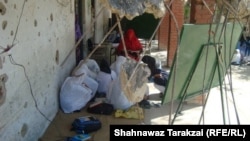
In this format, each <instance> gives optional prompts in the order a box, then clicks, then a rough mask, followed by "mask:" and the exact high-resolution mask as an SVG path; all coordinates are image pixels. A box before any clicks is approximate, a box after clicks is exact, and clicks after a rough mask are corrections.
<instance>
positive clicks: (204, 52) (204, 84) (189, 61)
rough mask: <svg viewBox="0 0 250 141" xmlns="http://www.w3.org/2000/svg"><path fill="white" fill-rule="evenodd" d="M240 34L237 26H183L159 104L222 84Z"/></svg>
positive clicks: (187, 96) (199, 92) (185, 97)
mask: <svg viewBox="0 0 250 141" xmlns="http://www.w3.org/2000/svg"><path fill="white" fill-rule="evenodd" d="M241 33H242V27H241V25H240V24H233V23H228V24H226V25H223V24H201V25H196V24H195V25H194V24H185V25H183V27H182V31H181V36H180V44H179V47H178V50H177V51H176V55H175V59H174V62H173V66H172V67H171V70H170V74H169V80H168V83H167V84H166V89H165V92H164V96H163V99H162V104H166V103H168V102H170V101H172V100H173V101H175V100H181V99H187V98H190V97H193V96H195V95H199V94H202V93H204V92H207V91H208V90H210V89H211V88H212V87H215V86H219V85H220V84H221V82H223V80H224V77H225V75H226V71H227V69H228V67H229V65H230V63H231V59H232V56H233V53H234V51H235V49H236V45H237V42H238V40H239V37H240V35H241Z"/></svg>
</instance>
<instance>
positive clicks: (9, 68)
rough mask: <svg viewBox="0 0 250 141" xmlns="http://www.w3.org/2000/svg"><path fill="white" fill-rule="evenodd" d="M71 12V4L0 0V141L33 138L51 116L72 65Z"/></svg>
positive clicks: (68, 1)
mask: <svg viewBox="0 0 250 141" xmlns="http://www.w3.org/2000/svg"><path fill="white" fill-rule="evenodd" d="M74 14H75V13H74V0H43V1H42V0H0V25H1V26H0V78H1V80H0V114H1V116H0V121H1V122H0V140H1V141H35V140H38V138H39V137H40V136H41V135H42V134H43V132H44V131H45V130H46V128H47V127H48V125H49V124H50V120H53V118H54V117H55V115H56V113H57V111H58V108H59V101H58V95H59V91H60V87H61V84H62V83H63V81H64V80H65V78H66V77H67V76H68V75H69V74H70V72H71V70H72V69H73V67H74V66H75V53H72V54H70V55H69V57H67V56H68V54H69V53H70V51H71V49H72V48H73V47H74V44H75V33H74V32H75V29H74V28H75V27H74V26H75V24H74V18H75V16H74ZM65 58H67V59H65ZM65 60H66V61H65ZM64 61H65V62H64ZM63 62H64V63H63Z"/></svg>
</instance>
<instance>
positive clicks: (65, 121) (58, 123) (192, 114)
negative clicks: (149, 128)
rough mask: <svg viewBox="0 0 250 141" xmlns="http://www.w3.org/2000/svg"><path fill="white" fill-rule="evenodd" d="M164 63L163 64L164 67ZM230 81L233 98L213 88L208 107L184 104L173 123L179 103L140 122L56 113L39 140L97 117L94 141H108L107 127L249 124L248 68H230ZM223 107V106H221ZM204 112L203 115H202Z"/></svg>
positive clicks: (54, 138)
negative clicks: (80, 120) (78, 119)
mask: <svg viewBox="0 0 250 141" xmlns="http://www.w3.org/2000/svg"><path fill="white" fill-rule="evenodd" d="M152 55H153V56H154V55H156V57H158V58H160V59H161V60H162V59H164V60H165V59H166V52H164V51H163V52H162V51H161V52H157V50H156V51H154V52H152ZM164 60H162V61H163V62H162V64H163V65H164ZM232 80H233V81H232V82H233V95H232V94H231V93H230V91H227V94H226V96H224V98H223V99H224V101H223V102H222V100H221V93H220V89H219V87H215V88H213V89H212V90H211V92H210V94H209V95H208V96H206V98H207V104H206V107H205V108H204V106H203V102H202V101H201V98H202V96H197V97H194V98H193V99H189V100H186V101H185V102H184V103H183V109H182V115H179V116H177V117H176V118H175V119H174V113H175V111H176V109H177V107H178V104H179V102H174V103H172V104H165V105H161V106H160V107H157V106H152V107H151V108H150V109H144V110H143V111H144V119H143V120H138V119H125V118H115V117H114V115H109V116H107V115H93V114H89V113H88V112H87V111H86V109H82V110H81V111H80V112H79V113H73V114H64V113H63V112H62V111H60V110H59V111H58V113H57V115H56V117H55V118H54V120H53V121H52V123H51V124H50V126H49V127H48V129H47V130H46V132H45V133H44V135H43V136H42V137H41V138H40V141H63V139H64V138H65V137H66V136H73V135H75V133H74V132H72V131H70V128H71V123H72V122H73V120H74V119H75V118H76V117H79V116H87V115H92V116H95V117H97V118H98V119H99V120H100V121H101V123H102V128H101V129H100V130H98V131H96V132H94V133H91V134H90V135H91V140H93V141H109V129H110V128H109V125H112V124H136V125H140V124H149V125H168V124H174V125H175V124H176V125H177V124H184V125H187V124H192V125H198V124H250V112H249V106H250V102H249V100H250V93H249V86H250V81H249V80H250V66H247V65H246V66H232ZM226 84H227V85H226V86H225V87H229V85H228V82H226ZM148 86H149V93H150V95H149V101H150V102H151V103H153V104H160V103H161V98H160V95H159V93H160V91H159V89H157V87H155V85H154V84H153V83H148ZM204 97H205V96H204ZM222 103H224V104H223V106H222ZM235 107H236V109H235ZM203 110H204V114H202V111H203ZM223 113H224V114H223ZM201 115H204V118H203V119H201Z"/></svg>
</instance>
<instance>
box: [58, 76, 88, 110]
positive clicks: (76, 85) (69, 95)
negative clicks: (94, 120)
mask: <svg viewBox="0 0 250 141" xmlns="http://www.w3.org/2000/svg"><path fill="white" fill-rule="evenodd" d="M84 78H85V76H84V75H81V76H78V77H77V76H72V77H67V78H66V80H65V81H64V83H63V85H62V87H61V91H60V106H61V108H62V110H63V112H64V113H72V112H74V111H76V110H80V109H82V108H83V107H84V106H85V105H86V104H87V103H88V102H89V100H90V99H91V98H92V97H93V95H92V90H91V89H90V88H89V87H87V86H86V84H84Z"/></svg>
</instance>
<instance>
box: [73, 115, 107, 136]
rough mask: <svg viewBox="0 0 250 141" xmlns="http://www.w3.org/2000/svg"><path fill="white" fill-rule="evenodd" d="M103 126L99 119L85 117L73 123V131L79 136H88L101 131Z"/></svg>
mask: <svg viewBox="0 0 250 141" xmlns="http://www.w3.org/2000/svg"><path fill="white" fill-rule="evenodd" d="M101 127H102V124H101V122H100V120H99V119H97V118H96V117H93V116H83V117H78V118H76V119H75V120H74V121H73V123H72V128H71V131H75V132H76V133H78V134H82V133H84V134H88V133H91V132H94V131H97V130H99V129H100V128H101Z"/></svg>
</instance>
